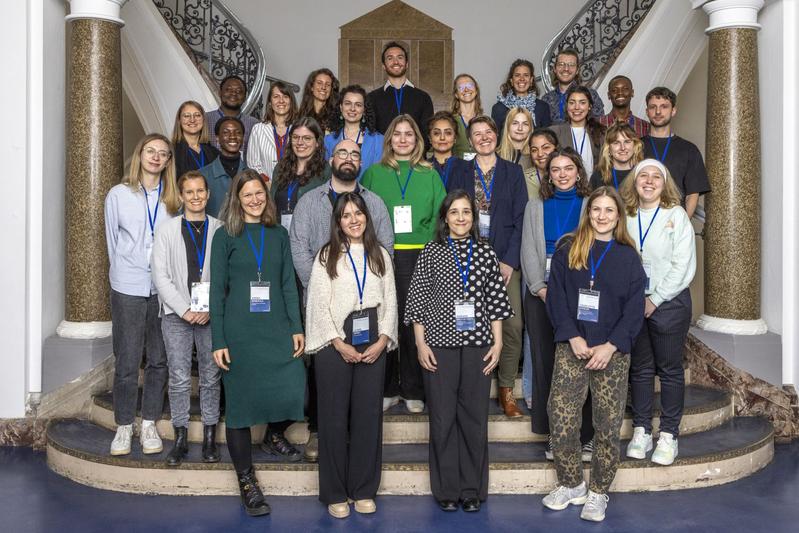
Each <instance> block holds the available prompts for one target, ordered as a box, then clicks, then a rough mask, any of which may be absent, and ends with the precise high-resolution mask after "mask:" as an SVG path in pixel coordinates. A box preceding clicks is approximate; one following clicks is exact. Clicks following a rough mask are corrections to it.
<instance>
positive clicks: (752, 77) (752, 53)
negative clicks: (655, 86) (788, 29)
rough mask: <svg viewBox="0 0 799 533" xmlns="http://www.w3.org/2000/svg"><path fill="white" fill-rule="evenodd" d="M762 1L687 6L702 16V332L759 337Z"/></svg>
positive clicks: (721, 0) (763, 330) (719, 0)
mask: <svg viewBox="0 0 799 533" xmlns="http://www.w3.org/2000/svg"><path fill="white" fill-rule="evenodd" d="M763 3H764V2H763V0H714V1H711V2H694V6H695V7H699V5H701V6H702V8H703V9H704V10H705V12H707V13H708V15H709V16H710V25H709V27H708V29H707V30H706V33H708V35H709V38H710V43H709V60H708V63H709V72H708V94H707V141H706V146H707V148H706V161H707V170H708V174H709V176H710V184H711V187H712V190H713V191H712V192H711V193H710V194H708V195H707V197H706V199H705V212H706V222H705V314H703V315H702V316H701V317H700V318H699V321H698V326H699V327H700V328H702V329H705V330H709V331H716V332H722V333H730V334H738V335H759V334H763V333H766V331H767V330H768V328H767V326H766V323H765V321H763V319H762V318H761V317H760V239H761V236H760V100H759V94H758V69H757V63H758V57H757V31H758V29H759V28H760V26H759V25H758V24H757V13H758V11H759V10H760V8H762V7H763Z"/></svg>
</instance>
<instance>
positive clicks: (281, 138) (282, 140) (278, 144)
mask: <svg viewBox="0 0 799 533" xmlns="http://www.w3.org/2000/svg"><path fill="white" fill-rule="evenodd" d="M289 132H291V128H290V127H287V128H286V134H285V135H278V134H277V128H276V127H275V125H274V124H272V133H273V134H274V135H275V148H277V158H278V160H280V159H283V150H284V149H285V148H286V141H288V138H289Z"/></svg>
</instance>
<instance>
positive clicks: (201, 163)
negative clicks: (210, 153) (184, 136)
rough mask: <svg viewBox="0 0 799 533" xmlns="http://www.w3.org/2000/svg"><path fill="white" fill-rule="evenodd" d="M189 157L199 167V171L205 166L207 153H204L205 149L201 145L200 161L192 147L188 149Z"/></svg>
mask: <svg viewBox="0 0 799 533" xmlns="http://www.w3.org/2000/svg"><path fill="white" fill-rule="evenodd" d="M188 150H189V155H190V156H191V158H192V159H194V164H195V165H197V170H200V169H201V168H203V167H204V166H205V152H203V147H202V145H200V159H197V156H196V155H194V150H192V149H191V147H188Z"/></svg>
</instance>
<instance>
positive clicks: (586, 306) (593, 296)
mask: <svg viewBox="0 0 799 533" xmlns="http://www.w3.org/2000/svg"><path fill="white" fill-rule="evenodd" d="M577 320H584V321H586V322H599V291H592V290H589V289H580V296H579V297H578V299H577Z"/></svg>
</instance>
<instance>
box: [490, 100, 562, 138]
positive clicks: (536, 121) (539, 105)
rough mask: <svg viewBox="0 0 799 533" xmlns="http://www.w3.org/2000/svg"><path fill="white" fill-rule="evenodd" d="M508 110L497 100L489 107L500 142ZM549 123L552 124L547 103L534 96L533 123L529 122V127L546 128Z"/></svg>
mask: <svg viewBox="0 0 799 533" xmlns="http://www.w3.org/2000/svg"><path fill="white" fill-rule="evenodd" d="M509 111H510V109H508V107H507V106H506V105H505V104H503V103H502V102H497V103H495V104H494V105H493V106H492V107H491V118H492V119H494V122H495V123H496V125H497V131H498V132H499V135H498V136H497V142H502V136H503V135H504V132H505V119H506V118H507V117H508V112H509ZM550 124H552V115H551V113H550V111H549V104H548V103H546V102H544V101H543V100H541V99H540V98H536V99H535V113H534V114H533V123H532V124H530V127H531V128H533V129H535V128H546V127H547V126H549V125H550Z"/></svg>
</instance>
